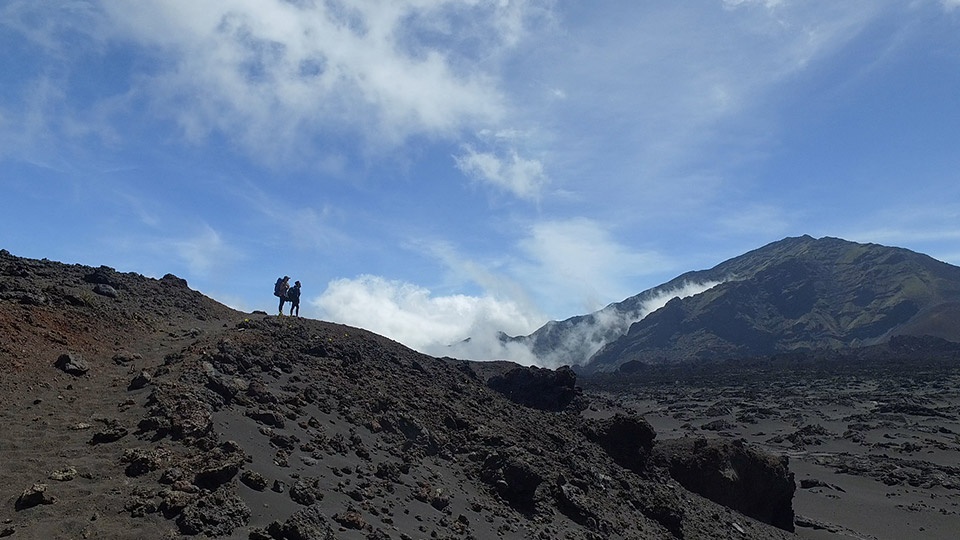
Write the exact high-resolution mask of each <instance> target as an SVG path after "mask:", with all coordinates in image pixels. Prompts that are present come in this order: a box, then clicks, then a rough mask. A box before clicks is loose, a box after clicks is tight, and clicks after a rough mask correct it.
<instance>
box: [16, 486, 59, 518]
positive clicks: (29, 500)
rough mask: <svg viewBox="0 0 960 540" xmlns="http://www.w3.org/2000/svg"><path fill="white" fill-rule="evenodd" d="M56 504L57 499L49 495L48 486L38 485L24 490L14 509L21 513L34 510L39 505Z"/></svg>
mask: <svg viewBox="0 0 960 540" xmlns="http://www.w3.org/2000/svg"><path fill="white" fill-rule="evenodd" d="M55 502H56V499H55V498H54V497H52V496H50V495H49V494H47V485H46V484H40V483H37V484H34V485H32V486H31V487H29V488H27V489H25V490H23V493H21V494H20V497H18V498H17V502H16V504H15V506H14V507H15V508H16V509H17V511H18V512H19V511H20V510H26V509H27V508H33V507H34V506H37V505H39V504H53V503H55Z"/></svg>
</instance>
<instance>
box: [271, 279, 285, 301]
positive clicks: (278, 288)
mask: <svg viewBox="0 0 960 540" xmlns="http://www.w3.org/2000/svg"><path fill="white" fill-rule="evenodd" d="M273 295H274V296H283V278H282V277H278V278H277V282H276V283H275V284H274V285H273Z"/></svg>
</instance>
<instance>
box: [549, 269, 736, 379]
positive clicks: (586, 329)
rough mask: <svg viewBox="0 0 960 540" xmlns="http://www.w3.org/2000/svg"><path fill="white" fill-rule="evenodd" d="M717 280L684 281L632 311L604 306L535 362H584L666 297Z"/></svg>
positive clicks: (678, 295)
mask: <svg viewBox="0 0 960 540" xmlns="http://www.w3.org/2000/svg"><path fill="white" fill-rule="evenodd" d="M719 284H720V282H719V281H708V282H703V283H694V282H685V283H683V284H682V285H681V286H680V287H677V288H674V289H668V290H663V291H660V292H659V293H658V294H655V295H653V296H652V297H650V298H649V299H647V300H646V301H645V302H643V303H641V304H640V306H639V307H638V309H637V310H636V311H619V310H617V309H616V308H615V307H613V306H607V307H605V308H603V309H601V310H599V311H597V312H594V313H593V314H592V319H583V320H581V321H580V322H579V323H578V324H577V326H575V327H573V328H571V329H570V331H568V332H567V333H566V334H565V335H564V339H563V340H562V341H561V342H560V343H557V344H556V345H555V346H554V347H553V348H552V349H551V350H550V351H549V352H548V353H547V354H546V355H545V356H544V357H540V358H536V360H535V363H536V364H538V365H541V366H544V367H550V368H557V367H560V366H563V365H571V364H573V365H582V364H585V363H586V362H587V360H589V359H590V357H591V356H593V354H594V353H596V352H597V351H599V350H600V349H601V348H602V347H603V346H604V345H606V344H608V343H612V342H613V341H615V340H616V339H617V338H619V337H620V336H622V335H624V334H626V333H627V331H628V330H629V329H630V325H632V324H633V323H635V322H638V321H640V320H642V319H643V318H644V317H646V316H647V315H649V314H651V313H653V312H654V311H656V310H658V309H660V308H662V307H663V306H665V305H667V302H669V301H670V300H672V299H674V298H686V297H688V296H694V295H697V294H700V293H702V292H704V291H707V290H709V289H712V288H713V287H715V286H717V285H719ZM638 292H639V291H638ZM531 354H532V353H531Z"/></svg>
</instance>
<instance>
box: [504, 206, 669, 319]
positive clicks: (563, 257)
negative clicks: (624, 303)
mask: <svg viewBox="0 0 960 540" xmlns="http://www.w3.org/2000/svg"><path fill="white" fill-rule="evenodd" d="M520 249H521V250H522V251H523V253H524V254H525V255H526V257H527V258H528V260H529V262H528V263H525V264H521V265H519V266H520V268H518V269H517V270H518V273H522V274H524V275H526V276H529V281H530V283H529V286H530V287H531V288H532V289H535V290H538V291H539V293H540V294H541V296H545V295H556V294H557V291H563V295H564V296H565V297H566V298H567V301H568V302H574V303H577V304H578V305H579V308H578V309H577V311H578V312H581V313H582V312H589V311H594V310H597V309H599V308H600V307H602V306H604V305H606V304H607V303H609V302H611V301H615V300H622V299H623V298H626V297H627V296H630V295H632V294H636V293H637V292H639V291H637V290H634V287H635V285H634V283H633V282H634V280H635V279H636V278H637V277H638V276H642V275H648V274H652V273H656V272H660V271H663V270H664V269H665V268H667V267H669V266H670V263H669V261H668V260H667V259H666V258H665V257H663V256H662V255H660V254H658V253H656V252H652V251H649V252H642V251H637V250H634V249H631V248H629V247H627V246H624V245H623V244H621V243H619V242H618V241H617V240H615V239H614V238H613V237H612V236H611V234H610V232H609V231H608V230H606V229H605V228H604V227H603V226H602V224H601V223H599V222H597V221H595V220H591V219H586V218H576V219H569V220H556V221H547V222H542V223H537V224H535V225H533V226H532V227H531V229H530V230H529V234H528V235H527V236H526V237H525V238H523V239H522V240H521V241H520ZM573 314H574V313H571V314H570V315H573Z"/></svg>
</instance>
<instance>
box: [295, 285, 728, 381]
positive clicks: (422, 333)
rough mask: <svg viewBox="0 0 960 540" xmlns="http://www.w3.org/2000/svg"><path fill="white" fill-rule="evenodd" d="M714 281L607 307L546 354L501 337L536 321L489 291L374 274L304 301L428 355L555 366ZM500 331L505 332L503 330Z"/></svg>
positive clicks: (579, 359)
mask: <svg viewBox="0 0 960 540" xmlns="http://www.w3.org/2000/svg"><path fill="white" fill-rule="evenodd" d="M718 283H719V282H708V283H685V284H684V285H683V286H681V287H679V288H675V289H670V290H664V291H660V292H658V293H657V294H655V295H653V296H652V297H651V298H649V299H648V300H646V301H645V302H643V303H642V305H641V306H640V307H639V308H638V309H637V310H635V311H630V312H621V311H618V310H617V309H615V308H614V307H612V306H608V307H607V308H605V309H602V310H600V311H598V312H596V313H594V314H592V316H591V318H590V320H589V321H584V323H583V324H581V325H579V326H577V327H575V328H573V329H572V330H571V331H570V332H568V333H566V334H565V335H564V340H563V341H562V342H561V343H559V344H556V346H555V347H554V348H553V349H552V350H551V352H550V354H548V355H547V356H542V357H538V356H537V355H536V354H535V353H534V352H533V350H532V349H531V348H530V346H528V345H527V344H524V343H522V342H514V341H508V340H504V339H501V338H502V337H504V336H503V334H507V335H512V336H516V335H526V334H529V333H531V332H532V331H533V330H535V329H536V328H537V327H538V326H540V325H541V324H542V319H540V320H538V318H537V317H538V316H537V315H536V314H531V313H527V312H524V310H523V308H522V307H521V305H520V304H517V303H515V302H512V301H510V300H504V299H498V298H494V297H492V296H468V295H461V294H458V295H449V296H437V295H434V294H433V293H432V292H431V291H430V290H428V289H426V288H423V287H420V286H417V285H413V284H411V283H404V282H399V281H390V280H386V279H383V278H381V277H377V276H360V277H358V278H356V279H339V280H335V281H333V282H331V283H330V284H329V285H328V287H327V289H326V291H324V292H323V294H321V295H320V296H319V297H317V298H315V299H313V300H311V301H310V303H311V305H312V306H313V307H315V308H316V309H317V310H318V311H320V312H321V314H322V316H321V318H329V319H331V320H336V321H339V322H342V323H344V324H348V325H352V326H359V327H361V328H365V329H367V330H370V331H372V332H375V333H377V334H380V335H384V336H387V337H389V338H391V339H394V340H396V341H399V342H400V343H403V344H404V345H407V346H408V347H410V348H413V349H416V350H418V351H420V352H423V353H426V354H431V355H434V356H451V357H454V358H462V359H468V360H510V361H513V362H516V363H519V364H523V365H538V366H543V367H551V368H556V367H559V366H561V365H568V364H583V363H584V362H585V361H586V360H587V359H588V358H589V357H590V356H591V355H592V354H593V353H595V352H597V350H599V349H600V347H602V346H603V345H605V344H606V343H609V342H610V341H612V340H614V339H616V338H617V337H619V336H621V335H623V334H624V333H626V331H627V330H628V329H629V328H630V325H631V324H633V323H635V322H637V321H639V320H641V319H642V318H643V317H645V316H647V315H648V314H649V313H652V312H654V311H656V310H657V309H659V308H661V307H663V306H664V305H665V304H666V303H667V302H668V301H670V300H671V299H672V298H676V297H680V298H683V297H687V296H692V295H695V294H699V293H701V292H703V291H705V290H708V289H710V288H712V287H714V286H716V285H717V284H718ZM502 333H503V334H502Z"/></svg>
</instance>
